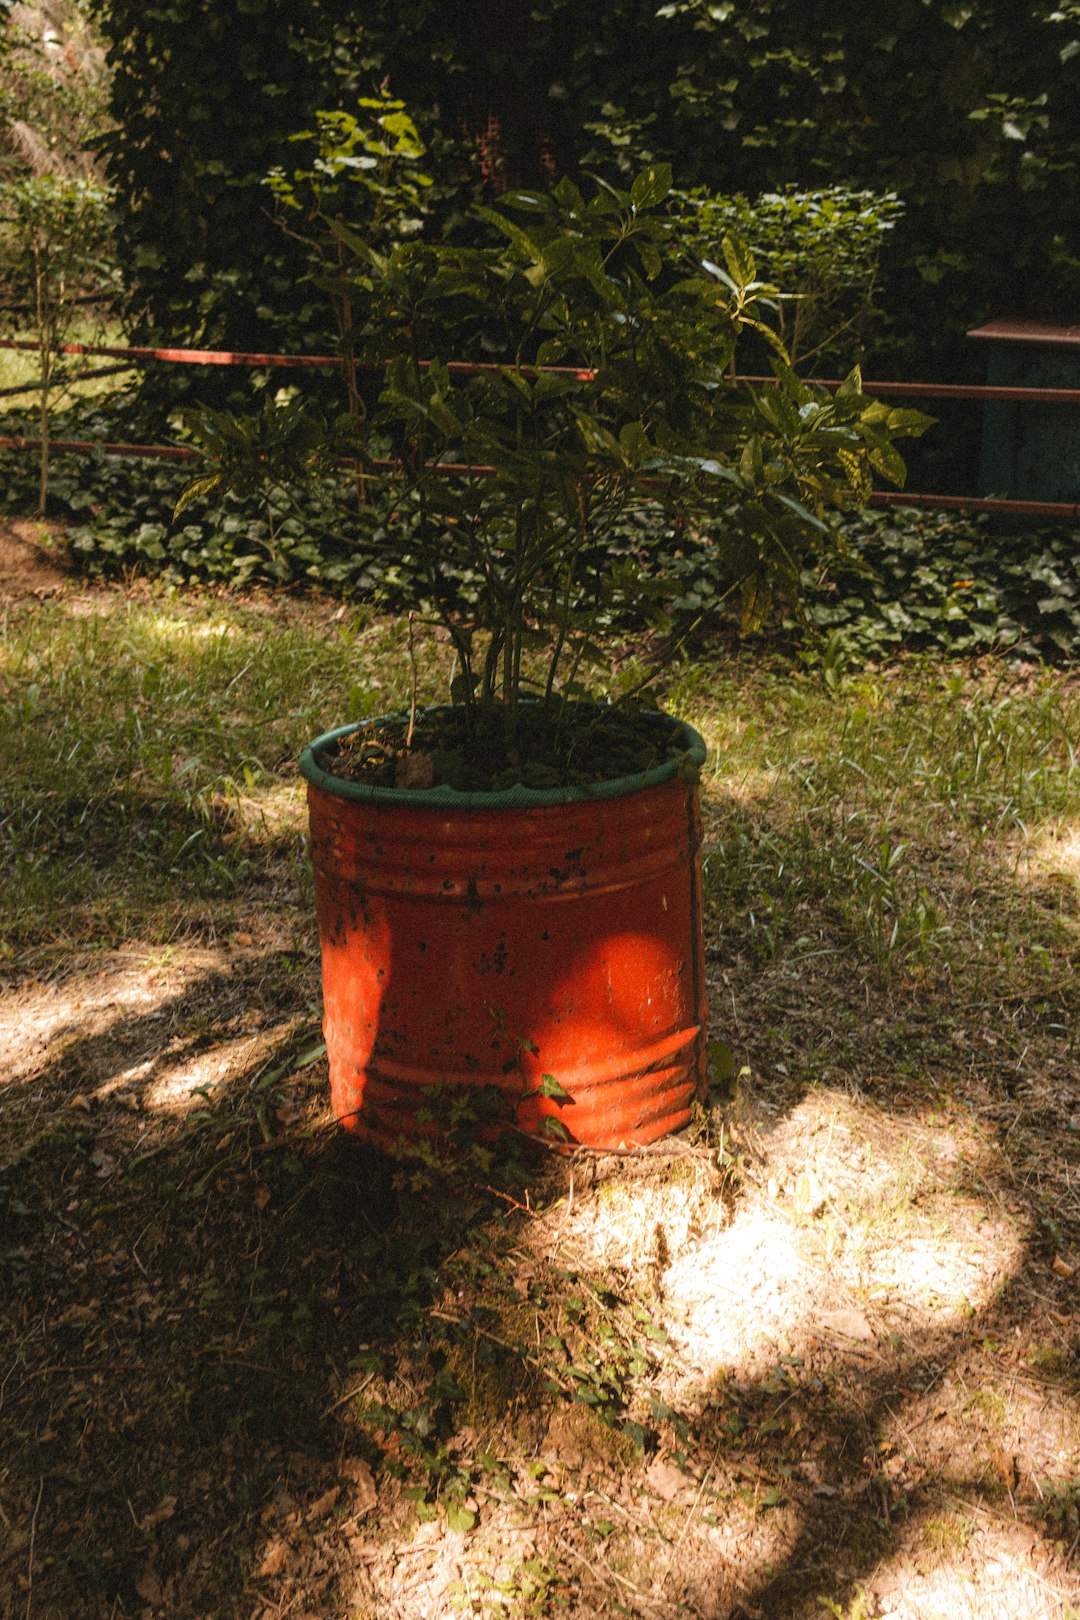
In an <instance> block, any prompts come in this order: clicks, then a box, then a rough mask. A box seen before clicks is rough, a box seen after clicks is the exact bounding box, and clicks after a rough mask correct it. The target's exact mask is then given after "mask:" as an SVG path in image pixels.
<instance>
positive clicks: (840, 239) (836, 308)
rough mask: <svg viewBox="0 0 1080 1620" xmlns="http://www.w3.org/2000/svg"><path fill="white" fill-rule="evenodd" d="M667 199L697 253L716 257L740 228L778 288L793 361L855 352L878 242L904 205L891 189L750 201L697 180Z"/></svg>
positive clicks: (792, 190) (788, 193)
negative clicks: (691, 186)
mask: <svg viewBox="0 0 1080 1620" xmlns="http://www.w3.org/2000/svg"><path fill="white" fill-rule="evenodd" d="M672 206H673V208H675V209H677V210H678V212H679V215H680V222H681V224H682V226H683V228H684V229H685V230H686V232H687V234H688V238H689V240H690V242H691V243H692V244H693V246H694V247H695V249H696V250H697V251H698V252H699V253H701V254H702V255H704V256H711V257H713V258H715V257H717V256H718V253H719V250H720V244H721V242H722V241H723V238H724V237H725V236H738V237H740V238H741V239H742V240H743V241H744V242H746V244H747V246H748V247H749V249H750V251H751V252H752V253H753V255H754V257H755V258H756V260H757V262H758V264H759V265H760V266H761V270H762V274H763V275H764V276H766V277H767V279H768V280H769V281H772V282H775V283H776V284H777V285H778V286H780V287H782V288H783V289H784V294H783V296H782V297H781V298H780V299H779V300H778V311H779V331H780V335H781V337H782V338H783V340H784V343H785V345H786V347H787V351H788V354H789V355H790V357H791V361H792V364H795V363H796V362H797V361H799V362H802V364H803V365H804V366H805V363H806V362H807V361H808V360H814V361H815V362H816V363H817V364H819V365H820V364H822V363H824V362H826V361H828V362H832V363H835V362H837V361H838V360H841V361H842V359H843V357H844V356H853V355H854V356H857V355H858V354H859V353H860V352H861V350H862V349H863V348H864V346H865V342H866V338H867V335H868V331H869V328H870V327H871V326H872V325H873V323H874V320H875V317H878V316H880V313H881V311H880V310H879V309H878V307H877V305H876V301H875V294H876V291H877V278H878V269H879V262H880V258H881V251H882V247H883V246H884V243H885V241H886V239H887V237H888V234H889V232H891V231H892V230H893V228H894V227H895V225H896V223H897V221H898V220H899V219H900V218H901V217H902V215H903V212H904V208H903V204H902V203H901V201H900V199H899V198H898V197H897V195H896V193H895V192H891V191H888V192H875V191H850V190H848V189H846V188H845V187H843V186H828V187H826V188H825V189H823V190H817V191H800V190H798V189H797V188H796V187H795V186H785V187H783V188H782V189H781V190H779V191H768V192H764V193H762V195H761V196H759V197H755V198H754V199H753V201H751V200H750V199H749V198H748V197H745V196H743V195H742V194H741V193H735V195H733V196H725V195H723V194H720V193H713V192H710V191H708V190H706V189H705V188H704V187H700V186H699V187H695V188H694V189H693V190H691V191H688V192H685V193H683V194H681V195H678V196H676V197H675V199H673V204H672Z"/></svg>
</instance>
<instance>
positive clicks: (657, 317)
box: [192, 165, 925, 1147]
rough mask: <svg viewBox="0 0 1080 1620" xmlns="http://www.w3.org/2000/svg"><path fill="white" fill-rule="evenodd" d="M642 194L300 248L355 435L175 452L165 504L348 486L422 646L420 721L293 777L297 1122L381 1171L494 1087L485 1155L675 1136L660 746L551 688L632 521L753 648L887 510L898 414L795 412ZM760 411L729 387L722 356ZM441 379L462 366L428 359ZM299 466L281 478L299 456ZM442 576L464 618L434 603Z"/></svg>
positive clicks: (313, 425)
mask: <svg viewBox="0 0 1080 1620" xmlns="http://www.w3.org/2000/svg"><path fill="white" fill-rule="evenodd" d="M670 184H671V175H670V172H669V171H668V170H667V169H666V168H665V167H663V166H660V165H657V166H654V167H652V168H650V169H647V170H646V171H644V172H643V173H642V174H640V175H639V176H638V177H637V179H636V180H635V181H634V183H633V185H632V187H631V188H630V190H629V191H625V192H624V191H617V190H613V189H611V188H609V187H606V186H602V185H598V186H596V187H595V188H594V190H593V192H592V194H591V195H590V196H589V197H588V198H586V197H585V196H583V194H582V193H581V192H580V191H579V190H578V188H577V187H576V186H574V185H573V184H572V183H571V182H570V181H569V180H563V181H562V182H560V184H559V186H557V187H556V189H555V191H554V192H553V193H551V194H550V195H547V194H542V193H538V192H517V193H514V194H511V195H509V196H507V197H505V198H503V199H502V200H501V202H500V205H499V206H498V207H497V208H483V209H480V210H478V213H479V216H480V222H481V224H482V229H483V230H485V231H486V232H487V233H488V239H489V240H488V245H480V246H476V247H471V248H460V247H449V246H435V245H431V244H427V243H423V242H408V243H401V244H399V245H397V246H395V247H393V248H392V249H390V250H389V251H387V252H385V253H380V252H377V251H375V250H374V249H372V248H370V247H369V246H368V245H367V244H366V243H365V242H364V241H363V239H362V238H361V237H360V236H359V235H357V234H355V233H353V232H352V231H350V229H349V228H348V226H346V225H344V224H342V223H341V222H340V221H337V220H335V221H332V222H329V228H330V229H331V230H332V231H333V232H334V234H335V235H336V236H337V237H338V238H340V239H341V240H342V241H343V243H344V244H345V246H346V248H347V250H348V256H349V258H350V260H351V262H352V263H353V264H355V265H356V266H357V269H356V271H355V272H354V274H352V275H351V276H350V278H349V279H348V283H347V288H343V287H342V286H340V285H338V284H337V283H335V282H331V283H329V284H328V286H329V290H331V291H332V292H333V293H334V294H335V296H338V297H341V296H343V295H344V292H345V291H346V290H347V292H348V296H349V299H350V307H351V309H352V312H353V325H352V329H351V332H352V343H353V353H354V355H355V358H356V361H357V376H358V377H360V376H366V377H371V378H373V379H374V383H373V386H372V391H371V398H370V400H368V401H365V409H364V410H362V411H361V412H360V413H359V425H358V418H357V414H356V413H354V414H353V415H352V417H351V418H345V419H343V420H342V421H341V422H339V423H336V424H321V423H319V422H318V421H317V419H315V418H310V417H309V418H308V419H304V417H303V413H300V414H297V408H296V407H292V410H293V415H292V417H291V418H290V420H289V423H288V424H287V426H288V432H287V433H286V434H285V435H284V437H285V439H286V440H287V442H288V444H289V446H290V447H291V449H293V450H297V451H298V454H296V455H292V454H291V453H290V454H288V455H286V456H285V457H284V460H282V458H281V457H274V458H269V459H266V460H263V461H261V462H260V460H259V452H258V451H257V450H256V451H255V453H252V449H251V447H252V446H258V445H259V444H260V443H261V444H263V445H265V444H266V443H267V442H268V441H270V440H272V439H273V438H274V435H273V433H272V432H270V431H269V429H268V427H267V424H266V423H263V424H262V426H261V428H260V430H259V432H258V433H254V432H249V431H244V429H243V425H242V424H237V423H235V422H232V421H230V420H228V419H225V418H222V417H220V416H209V415H205V414H204V415H203V416H202V417H201V418H198V419H196V420H195V421H194V423H193V426H194V430H195V433H196V436H197V437H198V438H199V439H200V440H201V442H202V444H203V446H204V448H205V449H206V450H207V451H208V452H209V453H210V454H211V457H212V465H211V466H210V467H209V468H208V470H207V471H206V472H205V473H204V474H203V475H202V476H201V477H200V478H199V479H197V480H196V481H195V482H194V484H193V485H192V489H193V490H196V491H198V492H199V493H206V492H208V491H212V490H222V491H225V490H228V489H230V488H244V489H250V487H251V483H252V478H253V476H254V475H261V474H260V467H261V469H262V473H263V474H265V475H266V476H268V477H272V478H275V479H276V480H277V481H278V482H279V483H283V484H284V483H288V482H289V481H290V479H289V477H287V476H285V473H289V474H290V475H291V473H292V472H294V471H298V472H299V473H300V474H306V473H308V472H310V473H311V475H312V476H315V475H317V474H318V473H319V471H320V469H321V468H323V467H325V465H326V462H327V460H328V458H332V457H334V456H340V457H341V458H343V459H346V460H348V461H349V462H350V463H352V464H353V465H354V466H355V465H357V464H360V465H361V466H362V467H363V469H364V476H365V478H366V479H367V481H368V484H369V486H370V496H369V498H370V499H372V500H375V499H378V500H379V502H380V503H381V505H382V509H383V511H384V512H386V513H387V514H391V515H392V516H390V517H389V518H388V521H387V525H386V527H387V532H388V534H389V535H391V536H392V537H401V536H404V535H407V537H408V546H409V549H410V550H411V551H412V552H413V553H414V554H415V555H416V556H417V557H418V558H419V563H420V568H419V575H420V578H421V579H422V589H421V591H420V592H419V593H418V600H417V602H416V609H417V611H419V612H420V613H422V614H424V615H425V616H431V617H434V618H436V619H438V620H440V621H441V622H442V624H443V625H444V626H445V627H446V630H447V631H448V633H449V635H450V637H451V639H452V642H453V646H454V650H455V655H456V657H455V665H456V668H455V674H454V677H453V681H452V686H451V694H450V696H451V702H450V703H449V704H447V705H446V706H444V707H442V708H438V709H435V710H434V711H426V712H424V713H423V714H420V715H417V713H416V712H415V705H414V706H413V710H412V712H408V713H405V714H401V715H397V716H388V717H384V719H383V720H381V721H377V722H367V723H365V724H364V725H363V726H361V727H351V728H341V729H340V730H337V731H334V732H331V733H328V734H327V735H326V736H325V737H323V738H320V739H319V740H318V741H317V742H316V743H315V744H313V745H312V746H311V747H310V748H308V749H307V750H305V752H304V755H303V756H302V760H301V768H302V770H303V772H304V775H305V776H306V777H307V779H308V783H309V802H310V807H311V817H312V858H313V864H314V868H315V878H316V899H317V904H318V908H319V927H320V936H321V941H322V957H323V987H324V997H325V1005H326V1034H327V1047H328V1053H329V1058H330V1072H331V1094H332V1102H333V1106H334V1110H335V1112H336V1114H337V1115H338V1117H339V1118H340V1119H342V1121H343V1122H344V1123H346V1124H347V1125H349V1127H350V1128H351V1129H354V1130H356V1131H357V1132H359V1133H360V1134H361V1135H364V1136H366V1137H367V1138H368V1139H369V1140H373V1141H375V1142H378V1143H380V1144H382V1145H384V1146H389V1145H392V1144H393V1143H394V1142H395V1141H397V1140H398V1139H399V1138H400V1137H401V1136H410V1135H415V1134H416V1133H417V1132H419V1131H426V1130H427V1129H429V1124H428V1116H429V1112H430V1110H429V1109H428V1108H427V1106H426V1102H425V1099H426V1097H427V1095H428V1093H430V1091H431V1089H432V1087H433V1086H446V1085H448V1084H449V1085H450V1086H452V1087H453V1086H457V1087H459V1088H467V1089H470V1090H476V1091H477V1092H479V1091H480V1090H485V1091H487V1090H489V1089H491V1088H494V1089H495V1090H496V1091H497V1092H498V1093H499V1094H500V1095H501V1096H502V1097H503V1098H504V1099H505V1110H504V1117H503V1120H502V1122H501V1123H502V1124H504V1125H507V1126H509V1127H510V1128H511V1129H513V1130H515V1131H518V1132H522V1131H523V1132H525V1134H526V1135H530V1136H538V1137H542V1136H544V1135H545V1134H550V1133H554V1135H555V1136H556V1137H557V1138H558V1139H559V1140H563V1141H565V1140H567V1139H570V1140H572V1141H576V1142H579V1143H583V1144H588V1145H592V1146H597V1147H601V1146H602V1147H618V1146H620V1145H632V1144H640V1143H644V1142H648V1141H650V1140H652V1139H653V1138H654V1137H656V1136H658V1135H660V1134H662V1133H663V1132H665V1131H669V1130H672V1129H675V1128H677V1127H679V1126H681V1125H683V1124H685V1123H686V1122H687V1121H688V1119H689V1118H690V1116H691V1112H692V1108H693V1105H694V1102H695V1100H696V1099H697V1098H699V1097H700V1096H701V1095H702V1094H703V1091H704V1088H705V1085H706V1082H707V1029H706V1017H705V999H704V953H703V939H702V925H701V917H702V906H701V878H700V859H699V845H700V826H699V816H698V805H697V789H696V785H695V781H694V778H695V776H696V771H697V768H698V767H699V766H700V764H701V763H702V761H703V760H704V757H705V750H704V745H703V744H702V742H701V739H700V738H699V737H697V735H696V733H694V732H693V731H691V730H690V728H689V727H686V726H684V725H681V724H680V723H679V722H678V721H676V720H673V719H670V718H668V717H666V716H662V715H658V714H655V713H650V712H648V710H647V709H646V708H645V707H644V706H643V705H642V703H641V700H640V694H638V695H637V700H636V702H635V701H633V700H631V701H628V700H626V699H625V698H624V699H623V700H622V701H619V702H611V701H608V698H609V694H605V693H595V692H588V691H586V690H584V688H583V685H582V680H581V672H582V669H583V667H584V666H585V664H586V662H587V660H588V658H589V656H590V654H591V653H592V652H593V651H594V649H595V647H596V638H597V636H598V635H599V633H600V632H601V631H602V630H603V629H604V628H605V626H606V625H607V624H608V623H609V622H610V621H611V619H612V618H613V617H614V616H615V615H617V614H619V613H621V612H624V611H625V610H626V609H627V608H631V607H632V608H634V609H635V610H637V611H639V612H640V611H642V610H644V611H647V612H649V613H660V612H661V611H662V606H663V597H664V591H665V586H664V582H663V581H659V580H656V579H654V578H651V577H650V576H649V573H648V570H647V568H646V567H645V566H643V565H641V564H636V563H634V562H632V561H627V560H626V559H625V557H623V558H622V559H621V560H619V561H613V560H612V558H613V556H615V555H617V548H616V547H614V546H613V543H612V542H613V539H614V537H615V536H616V535H617V533H618V532H619V530H620V526H621V525H624V524H625V523H626V521H627V519H628V518H629V517H631V516H632V515H633V514H634V513H636V512H639V511H640V510H642V509H643V508H649V509H652V510H654V511H658V512H659V513H660V514H661V516H662V518H663V520H664V521H666V522H667V523H669V524H670V525H672V526H673V527H675V528H676V529H677V530H678V532H679V533H680V534H681V535H682V536H683V539H684V543H685V544H686V545H688V546H689V545H701V546H707V547H708V548H710V550H711V551H712V552H713V553H714V555H715V557H716V558H717V560H718V564H719V565H720V566H721V567H722V569H723V572H724V574H725V576H726V578H727V581H728V585H727V589H728V591H729V592H730V593H731V594H732V595H733V596H735V597H737V599H738V600H739V602H740V604H741V611H742V619H743V623H744V624H745V625H746V626H747V627H750V626H755V625H757V624H760V623H761V622H762V621H763V620H764V618H765V617H766V615H767V614H768V612H769V609H770V605H771V601H772V593H773V590H774V588H775V587H776V586H777V585H778V584H779V585H782V586H783V588H784V590H785V593H786V594H787V595H788V597H789V598H790V597H793V596H795V595H796V594H797V589H798V582H799V577H800V573H801V571H802V570H803V569H804V568H805V567H806V566H807V563H808V561H809V560H811V559H817V560H819V561H827V559H828V558H829V556H830V555H832V554H833V553H835V552H837V551H838V550H840V549H841V548H842V538H841V535H840V531H839V529H838V527H837V524H836V514H837V513H839V512H842V511H843V510H844V509H845V508H848V507H851V506H856V505H858V504H860V503H861V502H864V501H865V500H866V498H867V497H868V495H869V493H870V487H871V477H872V474H873V472H874V471H875V470H876V471H878V472H880V473H881V474H883V475H884V476H885V477H887V478H890V479H892V480H893V481H894V482H900V481H901V480H902V478H903V471H904V469H903V463H902V461H901V459H900V457H899V455H898V453H897V451H896V449H895V448H894V440H895V439H897V438H900V437H903V436H904V435H906V434H910V433H914V432H918V431H920V430H921V428H922V427H923V426H924V424H925V418H923V417H921V416H919V415H917V414H916V413H913V412H906V411H898V410H891V409H889V408H888V407H886V406H883V405H881V404H879V403H877V402H875V401H872V400H867V399H866V398H864V396H863V395H862V393H861V389H860V382H859V378H858V375H857V374H853V375H852V376H851V377H850V378H849V379H848V381H847V383H846V384H845V385H844V387H843V389H842V390H841V391H840V392H839V393H838V394H837V395H835V396H830V395H828V394H827V393H825V392H824V391H823V390H820V389H815V388H813V387H811V386H809V385H807V384H805V383H803V382H801V381H800V380H799V379H798V378H797V377H796V376H795V374H794V372H793V371H792V369H791V367H790V365H789V364H788V362H787V357H786V355H785V353H784V350H783V346H782V345H781V343H780V341H779V339H777V338H776V336H775V334H774V332H773V329H772V327H771V325H770V324H769V319H768V316H769V312H770V300H771V299H772V297H773V295H774V293H775V289H773V288H771V287H769V286H767V285H765V284H763V283H761V282H760V281H758V280H757V279H756V271H755V266H754V263H753V261H752V259H751V258H750V256H749V255H748V254H747V253H746V252H745V251H744V250H743V249H741V248H740V246H739V245H738V243H736V242H734V241H732V240H730V239H728V240H725V242H724V244H723V260H724V263H723V264H722V265H720V264H713V263H711V262H705V263H701V264H697V263H695V262H693V261H692V260H689V259H688V258H686V257H684V255H683V254H682V252H681V249H680V245H679V242H678V239H677V238H676V237H675V236H674V234H673V227H672V225H671V223H670V222H669V221H668V220H667V219H666V218H665V217H664V215H663V214H662V213H661V212H660V210H661V208H662V206H663V204H664V202H665V199H666V198H667V196H668V192H669V190H670ZM748 331H753V332H755V333H757V334H758V335H759V337H760V338H761V339H763V340H764V341H765V342H767V343H768V344H769V345H770V346H771V348H772V351H773V354H774V361H773V371H774V376H775V384H774V386H772V387H771V388H767V389H761V390H758V391H754V390H750V389H747V388H744V387H740V386H737V385H735V384H734V383H733V382H732V380H731V377H732V372H733V367H734V359H735V352H736V347H737V344H738V341H739V338H740V336H742V335H743V334H744V333H746V332H748ZM461 362H465V364H461ZM305 446H308V447H309V448H305ZM451 572H452V574H453V576H454V577H455V578H460V577H461V576H462V575H463V574H466V575H467V576H468V577H469V579H470V581H471V586H472V589H471V591H470V593H469V596H470V600H469V601H468V602H467V603H465V604H463V603H462V600H461V597H460V596H459V595H458V593H457V592H455V591H453V590H452V589H451V587H450V585H449V583H448V574H449V573H451Z"/></svg>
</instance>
